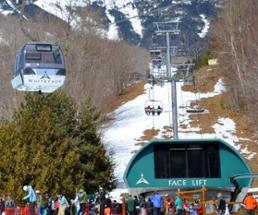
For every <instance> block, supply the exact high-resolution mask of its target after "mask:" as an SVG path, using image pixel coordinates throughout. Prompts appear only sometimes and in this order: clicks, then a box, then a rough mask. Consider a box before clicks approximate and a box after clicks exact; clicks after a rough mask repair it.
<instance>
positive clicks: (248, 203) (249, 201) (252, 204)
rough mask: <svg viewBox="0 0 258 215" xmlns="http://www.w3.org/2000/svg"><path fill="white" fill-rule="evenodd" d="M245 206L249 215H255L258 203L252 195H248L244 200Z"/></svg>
mask: <svg viewBox="0 0 258 215" xmlns="http://www.w3.org/2000/svg"><path fill="white" fill-rule="evenodd" d="M244 205H245V209H246V214H247V215H255V209H256V207H257V202H256V199H255V198H254V196H253V194H252V193H248V194H247V196H246V198H245V199H244Z"/></svg>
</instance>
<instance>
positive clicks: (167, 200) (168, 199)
mask: <svg viewBox="0 0 258 215" xmlns="http://www.w3.org/2000/svg"><path fill="white" fill-rule="evenodd" d="M163 202H164V206H165V214H166V215H168V214H169V212H170V211H171V208H172V203H173V202H174V199H173V198H171V197H170V196H169V195H168V194H165V196H164V198H163Z"/></svg>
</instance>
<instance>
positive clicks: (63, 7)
mask: <svg viewBox="0 0 258 215" xmlns="http://www.w3.org/2000/svg"><path fill="white" fill-rule="evenodd" d="M34 4H36V5H37V6H39V7H40V8H42V9H43V10H46V11H48V12H49V13H51V14H53V15H55V16H57V17H59V18H60V19H63V20H64V21H67V22H68V21H69V19H70V18H71V17H70V13H69V12H68V10H67V9H68V8H69V7H71V8H73V7H85V6H87V3H86V1H85V0H37V1H36V2H34Z"/></svg>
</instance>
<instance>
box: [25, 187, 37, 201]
mask: <svg viewBox="0 0 258 215" xmlns="http://www.w3.org/2000/svg"><path fill="white" fill-rule="evenodd" d="M27 192H28V194H27V195H26V196H24V197H23V198H22V199H23V200H26V199H28V200H29V202H36V194H35V192H34V190H33V189H32V187H31V186H30V185H28V191H27Z"/></svg>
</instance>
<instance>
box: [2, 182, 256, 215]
mask: <svg viewBox="0 0 258 215" xmlns="http://www.w3.org/2000/svg"><path fill="white" fill-rule="evenodd" d="M23 190H24V191H25V192H27V195H25V196H24V197H23V200H24V201H26V205H25V207H21V208H20V207H18V206H16V205H15V202H14V200H13V199H12V198H11V196H8V197H7V198H6V199H3V198H0V214H1V215H31V214H33V215H122V214H125V213H126V214H127V215H202V214H204V210H205V212H206V214H207V211H208V214H218V215H226V214H229V213H228V212H227V210H226V209H227V208H226V201H225V200H224V199H223V197H222V195H217V200H216V201H213V202H211V204H208V205H209V206H210V207H207V205H206V207H205V208H204V207H203V204H202V202H201V201H200V200H199V199H191V200H189V199H185V198H180V196H179V195H173V196H172V195H169V194H163V195H161V194H159V193H158V192H155V193H153V194H152V195H148V196H146V197H144V196H142V195H141V196H139V198H138V197H137V196H134V197H133V196H132V195H130V194H127V195H125V196H124V199H123V200H124V201H123V202H124V205H123V204H122V201H120V202H117V201H116V200H113V201H112V200H111V198H110V196H109V195H108V194H106V193H105V192H104V191H103V190H100V192H98V193H96V195H94V198H92V199H90V198H88V197H89V196H87V193H86V192H85V190H84V189H80V190H79V191H78V192H76V194H75V198H74V199H68V198H66V197H65V195H63V194H62V193H59V194H58V195H57V196H56V198H54V197H53V196H52V195H51V194H49V193H47V194H42V193H41V192H40V191H39V190H36V192H34V190H33V188H32V186H30V185H25V186H24V187H23ZM243 204H244V207H245V211H246V214H247V215H255V210H256V208H257V206H258V205H257V204H258V203H257V201H256V200H255V198H254V197H253V195H252V194H248V195H247V196H246V198H245V200H244V202H243ZM257 209H258V208H257Z"/></svg>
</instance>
